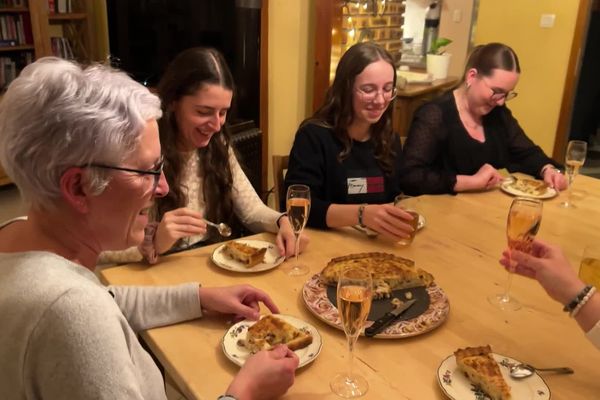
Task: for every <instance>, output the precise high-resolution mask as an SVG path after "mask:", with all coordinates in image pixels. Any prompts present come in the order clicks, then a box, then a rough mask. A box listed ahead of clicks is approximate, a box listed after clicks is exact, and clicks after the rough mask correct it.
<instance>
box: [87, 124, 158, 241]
mask: <svg viewBox="0 0 600 400" xmlns="http://www.w3.org/2000/svg"><path fill="white" fill-rule="evenodd" d="M160 159H161V148H160V141H159V137H158V124H157V123H156V120H150V121H148V123H147V124H146V126H145V127H144V129H143V131H142V134H141V135H140V137H139V141H138V145H137V147H136V149H135V150H134V151H133V152H132V153H131V154H130V155H129V156H128V157H127V159H126V160H125V161H123V162H122V163H121V164H120V165H118V166H119V167H124V168H131V169H138V170H144V171H147V170H156V168H157V164H158V163H159V162H160ZM110 171H111V172H110V174H111V180H110V182H109V184H108V186H107V187H106V189H105V190H104V191H103V192H102V193H101V194H100V195H98V196H92V197H90V200H89V202H90V213H89V214H88V216H89V218H90V221H89V223H90V226H91V227H93V229H94V231H95V232H96V234H97V239H98V240H99V241H100V243H101V246H102V248H103V250H119V249H125V248H129V247H131V246H137V245H139V244H140V243H141V242H142V241H143V239H144V228H145V227H146V225H147V224H148V211H149V210H150V208H151V207H152V203H153V199H154V198H155V197H162V196H164V195H166V194H167V192H168V191H169V185H168V184H167V181H166V179H165V176H164V174H162V173H161V175H160V179H159V181H158V185H157V186H156V189H155V190H154V191H152V189H153V188H154V179H155V178H154V175H149V174H140V173H136V172H128V171H118V170H110Z"/></svg>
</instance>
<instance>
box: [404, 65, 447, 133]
mask: <svg viewBox="0 0 600 400" xmlns="http://www.w3.org/2000/svg"><path fill="white" fill-rule="evenodd" d="M457 84H458V78H456V77H448V78H445V79H438V80H435V81H433V83H431V84H410V85H407V86H406V87H405V88H403V89H399V90H398V95H397V97H396V100H395V104H394V114H393V119H392V126H393V127H394V131H396V132H397V133H398V134H399V135H400V137H402V138H403V139H404V138H406V136H407V135H408V129H409V128H410V123H411V121H412V117H413V114H414V113H415V111H417V108H419V107H420V106H421V105H423V104H424V103H426V102H428V101H430V100H432V99H434V98H435V97H437V96H439V95H440V94H442V93H443V92H445V91H446V90H449V89H450V88H452V87H453V86H455V85H457Z"/></svg>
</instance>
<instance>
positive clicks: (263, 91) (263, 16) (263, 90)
mask: <svg viewBox="0 0 600 400" xmlns="http://www.w3.org/2000/svg"><path fill="white" fill-rule="evenodd" d="M268 63H269V0H262V4H261V7H260V78H259V79H260V84H259V85H260V89H259V90H260V100H259V102H260V106H259V107H260V110H259V116H258V118H259V121H258V127H259V129H260V130H261V131H262V160H261V164H262V165H261V172H262V173H261V185H262V187H261V191H262V193H267V191H268V185H269V68H268V67H269V64H268ZM262 193H260V194H259V195H260V196H261V197H262Z"/></svg>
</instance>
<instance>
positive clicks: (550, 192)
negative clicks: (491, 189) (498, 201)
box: [500, 178, 558, 200]
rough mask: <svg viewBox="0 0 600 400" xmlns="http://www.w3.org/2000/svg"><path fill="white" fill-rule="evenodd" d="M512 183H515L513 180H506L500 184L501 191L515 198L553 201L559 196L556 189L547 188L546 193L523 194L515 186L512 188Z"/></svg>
mask: <svg viewBox="0 0 600 400" xmlns="http://www.w3.org/2000/svg"><path fill="white" fill-rule="evenodd" d="M511 183H513V180H512V179H510V178H509V179H505V180H504V181H503V182H502V183H501V184H500V189H501V190H502V191H503V192H505V193H508V194H511V195H513V196H519V197H530V198H532V199H541V200H543V199H551V198H552V197H554V196H556V195H557V194H558V192H557V191H556V189H553V188H550V187H549V188H546V191H545V192H544V193H542V194H538V195H536V194H531V193H527V192H523V191H521V190H518V189H515V188H514V187H513V186H511Z"/></svg>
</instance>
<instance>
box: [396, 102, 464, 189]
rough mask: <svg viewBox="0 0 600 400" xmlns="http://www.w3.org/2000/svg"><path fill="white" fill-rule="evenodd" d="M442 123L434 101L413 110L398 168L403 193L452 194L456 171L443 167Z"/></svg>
mask: <svg viewBox="0 0 600 400" xmlns="http://www.w3.org/2000/svg"><path fill="white" fill-rule="evenodd" d="M444 125H445V124H444V122H443V110H442V108H441V107H440V106H439V105H438V104H436V103H429V104H425V105H424V106H422V107H421V108H420V109H419V110H418V111H417V112H416V113H415V116H414V118H413V121H412V124H411V126H410V130H409V133H408V138H407V139H406V143H405V144H404V150H403V153H404V165H403V167H402V169H401V170H400V185H401V188H402V190H403V191H404V192H405V193H407V194H411V195H419V194H441V193H454V185H455V184H456V174H455V173H453V172H452V171H449V170H447V169H445V168H444V162H443V156H442V152H443V150H444V143H445V141H446V137H447V135H448V132H447V127H446V126H444Z"/></svg>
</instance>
